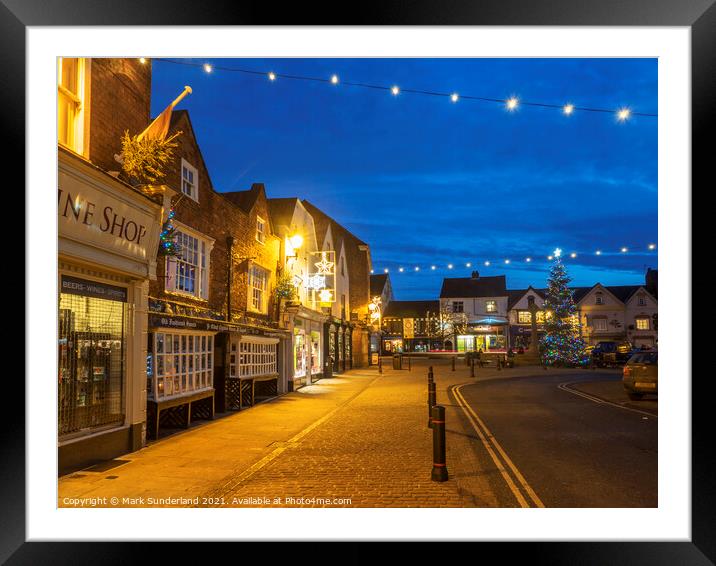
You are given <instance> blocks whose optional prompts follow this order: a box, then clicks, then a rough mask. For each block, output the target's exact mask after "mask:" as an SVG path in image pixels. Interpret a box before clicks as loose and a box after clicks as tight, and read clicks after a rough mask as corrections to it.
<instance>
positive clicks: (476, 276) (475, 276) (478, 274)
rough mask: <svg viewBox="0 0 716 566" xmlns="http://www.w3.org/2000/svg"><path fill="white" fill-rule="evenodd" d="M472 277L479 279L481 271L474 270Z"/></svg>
mask: <svg viewBox="0 0 716 566" xmlns="http://www.w3.org/2000/svg"><path fill="white" fill-rule="evenodd" d="M472 278H473V279H479V278H480V273H479V272H478V271H473V272H472Z"/></svg>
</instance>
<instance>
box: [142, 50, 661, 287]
mask: <svg viewBox="0 0 716 566" xmlns="http://www.w3.org/2000/svg"><path fill="white" fill-rule="evenodd" d="M184 61H186V62H194V63H205V62H209V63H212V64H214V65H218V66H226V67H241V68H245V69H254V70H257V71H269V70H271V71H274V72H276V73H281V74H288V75H291V74H294V75H308V76H313V77H323V78H326V79H327V78H329V77H330V76H331V75H332V74H333V73H335V74H337V75H338V76H339V77H340V79H341V80H342V81H352V82H363V83H372V84H378V85H385V86H391V85H399V86H400V87H402V88H404V89H407V88H412V89H421V90H428V91H438V92H448V93H449V92H457V93H460V94H463V95H470V96H479V97H488V98H498V99H506V98H508V97H510V96H517V97H518V98H519V99H521V100H524V101H530V102H541V103H549V104H560V105H561V104H564V103H567V102H569V103H572V104H574V105H576V106H578V107H579V106H584V107H598V108H607V109H617V108H620V107H624V106H626V107H629V108H630V109H631V110H632V111H633V112H643V113H652V114H656V112H657V60H656V59H214V60H204V59H201V60H198V59H193V60H192V59H187V60H184ZM152 81H153V85H152V114H153V115H156V114H157V113H159V112H161V110H162V109H163V108H164V107H165V106H166V105H167V104H168V103H169V102H170V101H171V100H172V99H174V98H175V97H176V96H177V95H178V94H179V92H181V90H182V88H183V86H184V85H190V86H191V87H192V89H193V91H194V92H193V94H191V95H190V96H188V97H187V98H185V99H184V101H183V102H182V103H181V104H180V105H179V106H178V108H186V109H188V110H189V113H190V116H191V119H192V123H193V125H194V128H195V130H196V134H197V136H198V141H199V144H200V146H201V149H202V153H203V155H204V159H205V160H206V163H207V166H208V168H209V172H210V175H211V180H212V182H213V184H214V187H215V188H216V189H217V190H219V191H224V190H245V189H247V188H249V187H250V186H251V184H252V183H254V182H261V183H264V184H265V185H266V190H267V193H268V196H269V197H270V198H272V197H293V196H297V197H300V198H305V199H308V200H310V201H311V202H313V203H314V204H315V205H316V206H318V207H320V208H322V209H323V210H324V211H325V212H326V213H328V214H329V215H331V216H332V217H333V218H335V219H336V220H337V221H338V222H339V223H341V224H343V225H344V226H345V227H346V228H348V229H349V230H350V231H352V232H353V233H354V234H355V235H356V236H358V237H359V238H361V239H363V240H364V241H366V242H367V243H369V244H370V246H371V253H372V258H373V264H374V269H375V272H376V273H382V272H383V269H384V268H389V270H390V277H391V281H392V283H393V288H394V291H395V295H396V299H403V300H409V299H429V298H436V297H437V295H438V293H439V291H440V285H441V282H442V278H443V277H445V276H452V277H466V276H469V274H470V272H471V271H472V270H473V269H478V270H479V271H480V273H481V274H482V275H500V274H505V275H507V282H508V287H509V288H514V289H517V288H524V287H526V286H528V285H533V286H535V287H544V286H545V282H546V277H547V271H548V266H549V265H548V261H547V259H546V256H547V255H548V254H550V253H551V251H552V250H553V249H554V248H555V247H560V248H561V249H563V250H564V252H565V253H567V254H568V253H569V252H572V251H575V252H577V253H578V257H577V258H576V259H571V258H566V260H565V262H566V264H567V267H568V270H569V273H570V275H571V276H572V277H573V284H574V285H592V284H594V283H596V282H601V283H603V284H606V285H620V284H636V283H642V282H643V280H644V276H643V274H644V272H645V269H646V267H652V268H656V267H657V252H656V251H648V249H647V245H648V244H650V243H655V244H657V243H658V242H657V241H656V238H657V120H658V119H657V118H656V117H645V116H633V117H632V118H630V119H629V120H628V121H626V122H624V123H619V122H618V121H617V120H616V118H615V115H613V114H610V113H597V112H579V111H576V112H575V113H574V114H573V115H572V116H569V117H567V116H565V115H563V114H562V113H561V112H560V111H559V110H558V109H547V108H538V107H527V106H521V107H519V108H518V110H517V111H516V112H512V113H510V112H508V111H506V110H505V108H504V106H503V105H501V104H497V103H492V102H482V101H473V100H464V99H461V100H459V101H458V102H457V103H452V102H450V100H449V99H447V98H442V97H434V96H424V95H417V94H410V93H401V94H400V95H398V96H397V97H396V96H392V95H391V94H390V93H389V92H388V91H383V90H375V89H365V88H359V87H354V86H347V85H345V84H340V83H339V84H338V85H331V84H329V83H317V82H306V81H297V80H290V79H282V78H279V79H278V80H276V81H275V82H271V81H269V80H268V79H267V78H266V77H265V76H260V75H251V74H245V73H238V72H226V71H221V70H214V72H212V73H205V72H204V71H203V70H202V69H201V68H195V67H191V66H186V65H176V64H172V63H168V62H162V61H155V62H154V63H153V78H152ZM622 246H627V247H628V248H629V252H628V253H627V254H622V253H621V252H620V251H619V250H620V248H621V247H622ZM597 249H600V250H602V251H603V253H602V255H601V256H596V255H595V254H594V252H595V250H597ZM527 256H531V257H532V258H533V262H532V263H531V264H526V263H525V262H524V258H525V257H527ZM506 258H509V259H510V260H511V263H510V264H509V265H505V264H504V260H505V259H506ZM486 260H489V261H490V262H491V266H490V267H485V266H484V265H483V262H484V261H486ZM466 262H472V265H473V267H472V268H467V267H465V264H466ZM448 263H453V264H454V266H455V268H454V269H453V270H452V271H448V270H447V268H446V266H447V264H448ZM433 264H434V265H436V266H437V267H438V269H437V270H436V271H430V269H429V268H430V265H433ZM401 266H402V267H404V268H405V272H404V273H399V272H398V268H399V267H401ZM415 266H419V267H420V269H421V271H420V272H417V273H416V272H415V271H414V268H415Z"/></svg>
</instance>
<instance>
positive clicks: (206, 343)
mask: <svg viewBox="0 0 716 566" xmlns="http://www.w3.org/2000/svg"><path fill="white" fill-rule="evenodd" d="M213 341H214V336H213V334H209V333H201V334H189V333H184V332H182V331H174V332H171V333H164V332H155V333H154V339H153V340H152V342H153V351H152V354H153V356H154V368H155V371H154V373H153V376H152V379H153V382H150V383H151V387H150V389H149V396H150V397H152V398H154V399H164V398H167V397H174V396H178V395H183V394H186V393H190V392H192V391H200V390H203V389H210V388H211V387H213V386H214V370H213V368H214V360H213V353H214V344H213Z"/></svg>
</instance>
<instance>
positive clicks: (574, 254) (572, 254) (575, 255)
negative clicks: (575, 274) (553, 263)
mask: <svg viewBox="0 0 716 566" xmlns="http://www.w3.org/2000/svg"><path fill="white" fill-rule="evenodd" d="M569 257H571V258H572V259H574V258H575V257H577V254H576V253H574V252H572V253H571V254H569Z"/></svg>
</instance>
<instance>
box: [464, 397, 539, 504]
mask: <svg viewBox="0 0 716 566" xmlns="http://www.w3.org/2000/svg"><path fill="white" fill-rule="evenodd" d="M466 385H469V384H468V383H463V384H462V385H456V386H453V388H452V392H453V395H455V399H456V400H457V403H458V405H459V406H460V408H461V409H462V410H463V412H464V413H465V416H467V418H468V420H469V421H470V424H471V425H472V428H474V429H475V432H476V433H477V436H478V438H479V439H480V440H481V441H482V444H483V445H484V446H485V450H487V453H488V454H489V455H490V458H492V461H493V462H494V463H495V466H496V467H497V469H498V470H499V472H500V474H501V475H502V478H503V479H504V480H505V483H506V484H507V487H509V488H510V491H511V492H512V494H513V495H514V496H515V498H516V499H517V502H518V503H519V504H520V507H544V503H542V500H541V499H540V498H539V497H538V496H537V494H536V493H535V492H534V490H533V489H532V488H531V487H530V484H528V483H527V480H525V478H524V476H523V475H522V474H521V473H520V471H519V470H518V469H517V466H515V464H514V463H513V462H512V460H510V458H509V456H508V455H507V454H506V453H505V451H504V450H503V448H502V446H500V443H499V442H498V441H497V439H496V438H495V437H494V436H493V434H492V433H491V432H490V429H489V428H487V425H486V424H485V423H484V422H483V421H482V419H481V418H480V417H478V416H477V413H476V412H475V411H474V410H473V409H472V407H470V405H468V403H467V401H466V400H465V397H463V395H462V392H461V391H460V390H461V389H462V388H463V387H465V386H466Z"/></svg>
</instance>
